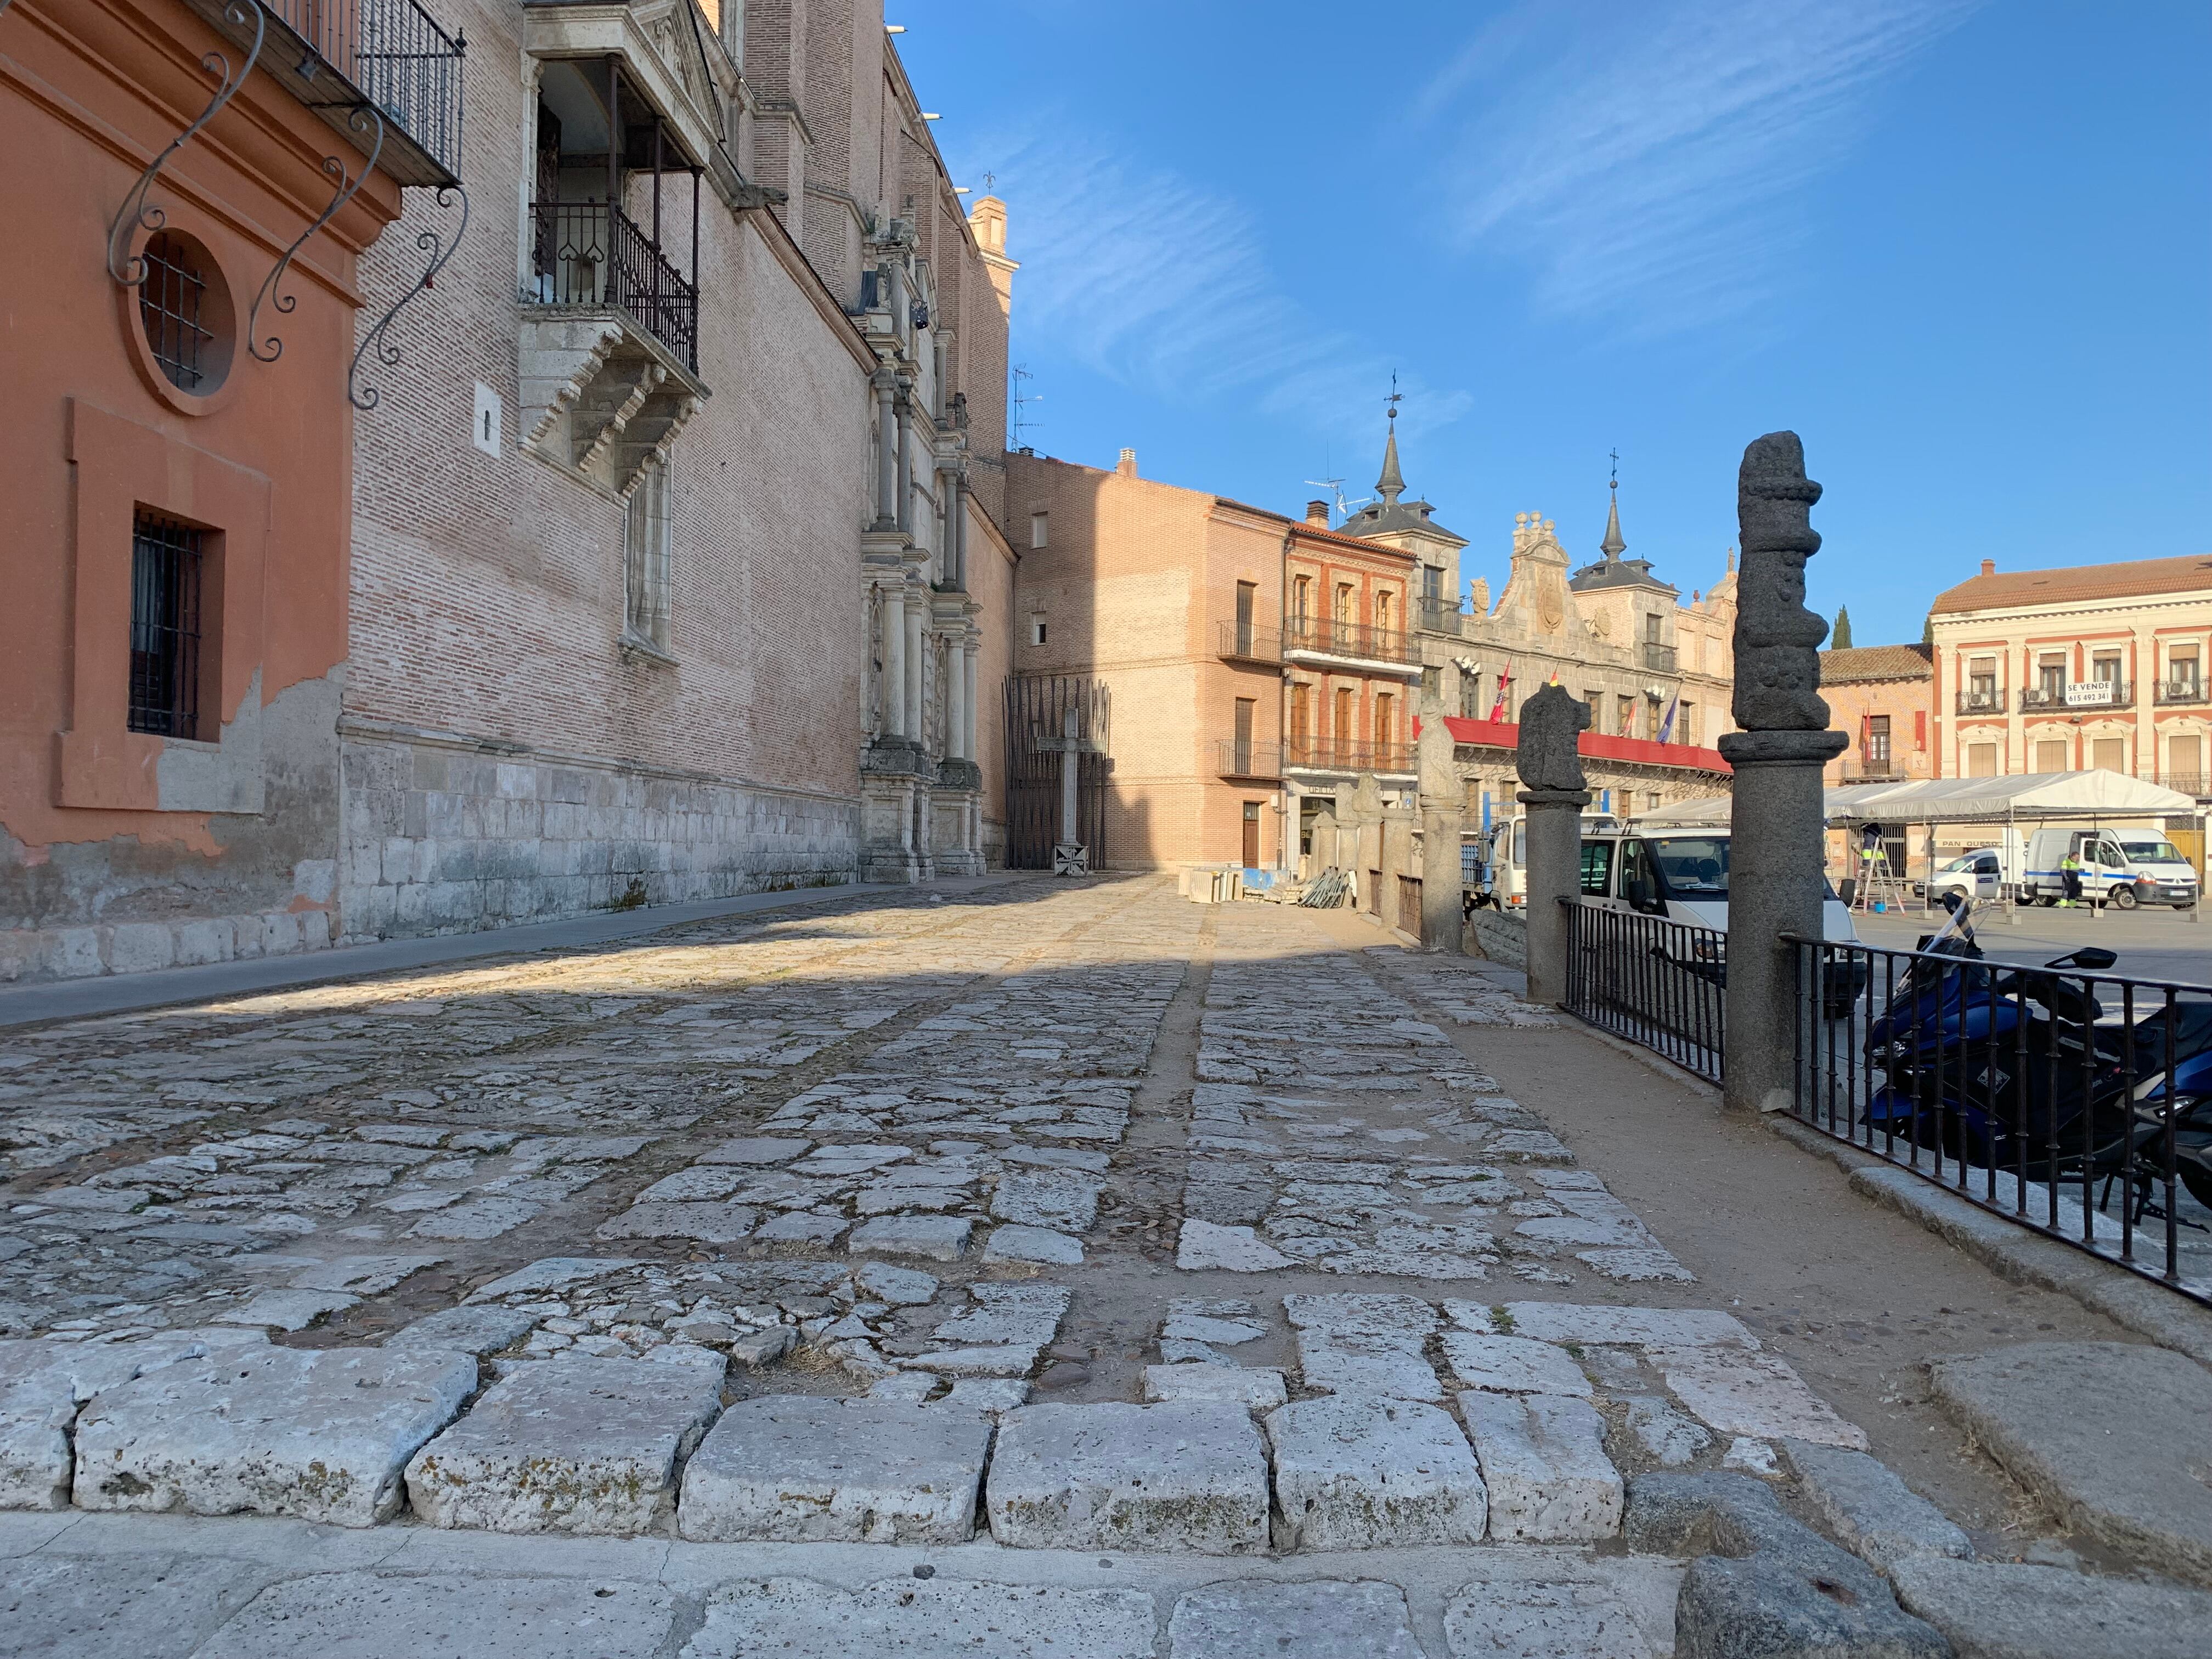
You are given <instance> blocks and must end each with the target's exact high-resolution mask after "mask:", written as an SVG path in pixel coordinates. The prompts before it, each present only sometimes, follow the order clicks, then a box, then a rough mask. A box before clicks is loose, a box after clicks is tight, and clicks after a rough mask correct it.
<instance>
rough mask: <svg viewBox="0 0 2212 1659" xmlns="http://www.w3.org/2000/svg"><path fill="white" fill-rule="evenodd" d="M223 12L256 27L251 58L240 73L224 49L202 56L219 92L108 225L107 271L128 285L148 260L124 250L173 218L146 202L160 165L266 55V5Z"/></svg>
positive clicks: (253, 2)
mask: <svg viewBox="0 0 2212 1659" xmlns="http://www.w3.org/2000/svg"><path fill="white" fill-rule="evenodd" d="M223 15H224V16H225V17H226V18H228V19H229V20H230V21H232V22H234V24H236V25H237V26H238V27H240V28H243V27H246V24H247V23H248V22H251V23H252V26H253V45H252V47H251V49H249V50H248V51H247V52H246V61H245V62H244V63H243V64H240V65H239V69H238V73H237V75H236V76H233V75H232V74H231V72H230V59H229V58H226V57H224V56H223V55H222V53H221V52H210V53H208V55H207V56H206V57H204V58H201V59H200V67H201V68H202V69H204V70H206V71H207V72H208V73H209V74H210V75H212V76H215V77H216V90H215V96H214V97H213V98H211V99H210V100H208V106H207V107H206V108H205V109H204V110H202V111H201V112H200V118H199V119H198V120H197V121H195V122H193V123H192V124H191V125H190V126H188V127H186V128H185V130H184V131H182V132H180V133H179V134H178V135H177V136H176V137H174V138H173V139H171V140H170V141H169V147H168V149H165V150H163V151H162V152H161V154H160V155H156V156H155V158H154V161H153V164H152V165H151V166H149V167H148V168H147V169H146V171H145V172H143V173H140V174H139V175H138V182H137V184H136V185H133V186H131V193H130V194H129V195H128V196H126V197H124V198H123V207H122V209H121V210H120V211H119V212H118V213H117V214H116V216H115V222H114V223H113V224H112V225H110V226H109V227H108V228H107V274H108V275H109V276H112V277H113V278H114V279H115V280H116V281H117V282H118V283H121V284H122V285H123V286H124V287H125V288H137V286H138V285H139V284H140V283H143V282H144V281H145V280H146V262H145V261H144V260H143V259H142V258H138V256H137V255H136V254H132V255H131V256H130V257H129V258H125V256H124V250H125V248H127V247H129V246H131V238H132V237H134V236H136V235H137V234H138V232H140V231H141V230H143V231H147V232H149V233H151V232H154V231H157V230H159V229H161V227H162V226H163V225H165V224H167V222H168V219H167V216H166V215H165V214H163V213H162V211H161V209H159V208H157V207H148V206H147V205H146V192H147V191H149V190H151V189H153V187H154V180H155V179H157V178H159V177H160V176H161V169H162V168H163V167H166V166H167V164H168V161H169V158H170V157H171V156H172V155H175V154H176V153H177V152H178V151H179V150H180V149H183V148H184V147H185V145H186V144H187V143H191V138H192V136H193V135H194V134H195V133H197V132H198V131H199V130H200V129H201V128H203V127H204V126H205V125H207V124H208V123H209V122H210V121H212V120H214V119H215V118H216V115H217V114H219V113H220V112H222V106H224V105H225V104H228V102H229V101H230V100H232V99H233V98H234V97H236V96H237V95H238V89H239V88H240V87H242V86H244V85H245V84H246V76H249V75H251V74H252V73H253V65H254V64H255V63H257V62H258V60H259V58H260V57H261V46H262V42H263V41H264V40H265V39H266V38H267V36H268V27H269V18H268V14H266V13H265V12H264V11H263V10H262V9H261V3H260V0H230V3H229V4H228V5H226V6H225V7H224V8H223Z"/></svg>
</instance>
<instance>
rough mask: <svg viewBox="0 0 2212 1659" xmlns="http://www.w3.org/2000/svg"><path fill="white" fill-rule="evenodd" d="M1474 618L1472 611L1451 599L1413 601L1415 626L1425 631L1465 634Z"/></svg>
mask: <svg viewBox="0 0 2212 1659" xmlns="http://www.w3.org/2000/svg"><path fill="white" fill-rule="evenodd" d="M1472 619H1473V613H1472V612H1470V611H1462V610H1461V609H1460V607H1459V606H1458V605H1455V604H1454V603H1453V602H1452V601H1451V600H1449V599H1416V600H1414V601H1413V626H1414V627H1416V628H1418V629H1421V630H1422V631H1423V632H1425V633H1429V634H1451V635H1464V634H1465V633H1466V632H1467V624H1468V622H1469V621H1471V620H1472Z"/></svg>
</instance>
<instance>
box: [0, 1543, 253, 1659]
mask: <svg viewBox="0 0 2212 1659" xmlns="http://www.w3.org/2000/svg"><path fill="white" fill-rule="evenodd" d="M268 1576H269V1575H268V1573H267V1572H266V1571H265V1570H264V1569H261V1568H258V1567H257V1566H255V1565H253V1564H252V1563H251V1562H246V1561H228V1560H224V1559H222V1558H221V1557H206V1556H189V1555H178V1554H173V1553H167V1552H150V1553H145V1554H139V1555H131V1556H128V1557H124V1558H121V1559H118V1558H114V1557H104V1558H103V1557H94V1558H89V1559H84V1558H77V1557H71V1556H53V1557H48V1558H42V1559H31V1560H20V1559H19V1560H10V1561H9V1562H8V1563H7V1564H6V1565H5V1566H4V1567H0V1655H4V1656H8V1659H15V1656H18V1655H21V1656H29V1655H33V1654H40V1655H53V1656H57V1659H185V1656H186V1655H188V1654H190V1653H191V1652H192V1651H193V1650H196V1649H197V1648H198V1646H199V1644H201V1643H202V1642H204V1641H205V1640H206V1639H207V1638H208V1637H209V1636H210V1635H211V1634H212V1633H213V1632H215V1630H216V1627H217V1626H220V1625H221V1624H222V1621H223V1620H226V1619H228V1618H229V1617H230V1616H231V1615H232V1614H233V1613H236V1612H237V1611H238V1609H239V1608H240V1607H244V1606H245V1605H246V1603H247V1602H248V1601H252V1599H253V1596H254V1593H255V1592H256V1591H258V1589H260V1588H261V1586H262V1584H263V1583H264V1582H265V1581H266V1580H267V1578H268Z"/></svg>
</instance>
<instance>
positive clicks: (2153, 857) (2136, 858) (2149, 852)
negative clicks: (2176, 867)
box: [2120, 836, 2189, 864]
mask: <svg viewBox="0 0 2212 1659" xmlns="http://www.w3.org/2000/svg"><path fill="white" fill-rule="evenodd" d="M2120 851H2122V852H2123V853H2125V854H2127V855H2128V861H2129V862H2130V864H2186V863H2188V862H2189V860H2187V859H2185V858H2184V857H2182V856H2181V854H2180V853H2179V851H2178V850H2177V849H2176V848H2175V847H2174V845H2173V843H2172V842H2170V841H2167V840H2166V839H2165V838H2164V837H2163V836H2159V837H2154V838H2153V839H2151V840H2149V841H2124V842H2121V843H2120Z"/></svg>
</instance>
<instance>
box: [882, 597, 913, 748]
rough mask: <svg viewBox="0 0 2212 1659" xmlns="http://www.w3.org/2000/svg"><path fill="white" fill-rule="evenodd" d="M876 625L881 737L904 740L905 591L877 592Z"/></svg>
mask: <svg viewBox="0 0 2212 1659" xmlns="http://www.w3.org/2000/svg"><path fill="white" fill-rule="evenodd" d="M876 616H877V617H878V627H880V628H881V629H882V630H883V647H884V654H883V664H884V667H883V723H884V737H886V738H903V737H904V736H906V734H907V725H906V589H905V587H904V586H898V587H884V588H882V589H880V590H879V603H878V605H877V607H876Z"/></svg>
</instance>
